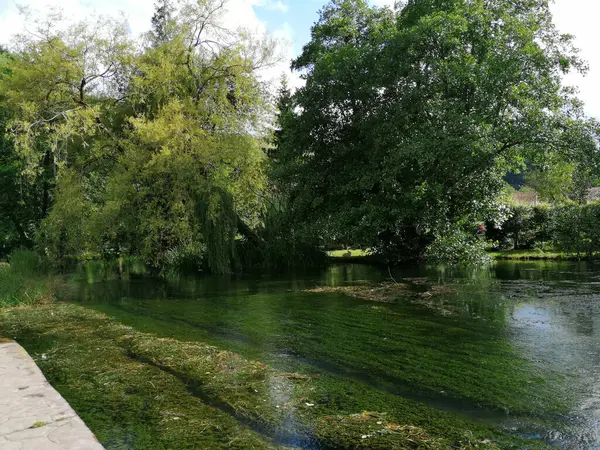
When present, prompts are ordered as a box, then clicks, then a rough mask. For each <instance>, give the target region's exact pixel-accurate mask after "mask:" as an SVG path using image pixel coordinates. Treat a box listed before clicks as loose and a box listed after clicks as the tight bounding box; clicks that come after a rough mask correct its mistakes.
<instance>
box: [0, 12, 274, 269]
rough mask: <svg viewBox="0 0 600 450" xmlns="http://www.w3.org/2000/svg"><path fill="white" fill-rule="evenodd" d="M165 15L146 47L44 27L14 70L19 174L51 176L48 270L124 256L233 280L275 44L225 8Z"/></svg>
mask: <svg viewBox="0 0 600 450" xmlns="http://www.w3.org/2000/svg"><path fill="white" fill-rule="evenodd" d="M162 5H163V7H164V8H167V9H164V8H163V9H161V8H159V10H160V11H157V14H158V15H162V16H161V17H162V18H161V17H159V16H158V15H157V16H155V20H154V21H153V25H154V32H155V33H156V34H155V36H157V37H159V38H160V39H156V40H154V41H153V42H151V43H150V45H148V46H144V47H142V48H136V47H135V46H134V44H133V43H132V41H131V40H130V39H129V37H128V35H127V33H126V27H125V25H124V24H122V23H118V22H114V21H108V20H106V19H101V22H99V24H103V25H102V26H100V25H98V24H96V25H94V24H87V23H84V24H78V25H75V26H72V27H67V28H61V27H59V26H57V25H55V24H54V23H53V22H54V20H56V18H54V17H50V18H49V21H50V23H51V25H50V26H41V27H39V28H40V29H39V30H38V32H37V33H36V35H35V36H29V37H27V38H24V39H23V42H24V44H23V46H22V48H21V49H19V50H18V51H17V56H16V59H15V61H14V62H13V63H12V64H11V65H10V68H11V76H10V77H8V79H7V80H5V82H4V83H3V87H4V88H5V92H7V98H8V101H10V102H11V103H12V104H14V105H16V106H17V108H16V110H17V111H18V114H17V115H16V116H15V118H14V119H13V120H12V121H11V124H10V129H11V136H12V138H13V139H14V141H15V143H16V145H17V151H18V153H19V154H20V155H21V156H22V158H23V159H24V160H25V161H27V162H28V164H27V167H26V169H25V170H24V171H23V173H25V174H31V175H32V176H33V174H37V173H47V174H51V175H52V182H53V186H51V187H50V188H48V189H47V190H46V191H47V192H48V196H49V202H48V203H49V209H48V213H47V217H46V218H45V219H44V221H43V226H42V228H41V230H40V232H39V233H38V242H39V243H40V245H41V246H42V247H43V248H44V249H45V251H46V252H47V253H48V254H49V255H50V256H52V257H54V258H55V259H56V260H59V261H60V260H62V259H64V258H66V257H75V256H80V255H82V254H84V253H86V252H88V253H91V254H95V255H120V254H133V255H137V256H140V257H142V258H143V260H144V261H146V262H148V263H150V264H151V265H153V266H154V267H155V268H157V269H158V270H165V269H167V268H169V267H172V266H177V265H179V264H182V263H184V262H186V261H189V262H191V263H192V264H193V265H194V266H196V267H198V266H204V267H206V268H209V269H210V270H212V271H214V272H228V271H230V270H231V269H232V267H233V265H234V264H235V260H236V255H235V243H236V235H237V233H238V232H239V233H243V234H244V233H245V234H250V233H251V232H252V230H251V229H252V227H255V226H256V225H257V224H258V222H259V221H260V214H261V212H262V211H263V210H264V206H263V199H262V198H263V196H261V195H260V194H261V191H262V190H263V189H264V186H265V177H266V155H265V151H264V149H265V147H266V142H267V141H268V139H269V134H270V131H269V130H270V129H271V127H270V123H269V118H270V117H271V116H272V113H271V107H270V104H269V102H268V95H267V92H266V90H265V86H264V85H263V84H262V83H261V82H260V80H259V78H258V75H257V71H258V70H259V69H260V68H262V67H264V66H266V65H268V64H270V62H271V57H272V49H273V43H272V41H271V40H270V39H269V38H268V37H267V38H265V39H264V40H260V39H254V38H252V43H249V42H248V36H247V35H246V34H241V33H238V32H234V31H229V30H225V29H224V28H223V27H221V26H220V25H219V15H220V14H221V13H222V12H223V6H224V4H223V2H221V1H206V2H191V1H190V2H187V3H183V4H182V6H181V7H180V9H179V10H177V11H175V10H173V11H171V10H169V9H168V7H169V6H168V2H163V3H162ZM165 24H167V25H168V27H167V28H168V30H167V31H168V33H167V34H168V39H167V38H165V37H167V35H166V34H165V33H166V31H165V29H164V27H163V25H165ZM165 26H166V25H165ZM161 27H163V28H161ZM161 33H162V34H161Z"/></svg>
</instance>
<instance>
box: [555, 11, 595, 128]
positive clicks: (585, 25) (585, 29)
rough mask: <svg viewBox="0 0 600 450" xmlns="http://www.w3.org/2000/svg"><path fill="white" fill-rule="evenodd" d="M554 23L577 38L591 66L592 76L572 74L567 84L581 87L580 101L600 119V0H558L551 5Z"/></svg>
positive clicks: (583, 55) (589, 111) (577, 42)
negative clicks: (599, 41) (599, 16)
mask: <svg viewBox="0 0 600 450" xmlns="http://www.w3.org/2000/svg"><path fill="white" fill-rule="evenodd" d="M551 8H552V13H553V15H554V23H555V24H556V25H557V27H558V29H559V30H560V31H561V32H562V33H569V34H573V35H575V37H576V39H575V45H576V46H577V47H578V48H579V49H580V50H581V56H582V58H583V59H585V60H586V61H587V62H588V64H589V68H590V70H589V73H588V74H587V75H586V76H585V77H584V76H582V75H578V74H572V75H569V76H568V77H567V78H566V80H565V81H566V83H567V84H569V85H573V86H577V87H579V91H580V93H579V98H581V99H582V100H583V101H584V102H585V104H586V111H587V113H588V114H590V115H591V116H593V117H595V118H597V119H600V53H599V52H598V50H597V42H598V39H599V38H600V34H599V29H598V20H597V19H598V15H599V14H600V2H598V1H597V0H557V1H556V3H555V4H553V5H552V6H551Z"/></svg>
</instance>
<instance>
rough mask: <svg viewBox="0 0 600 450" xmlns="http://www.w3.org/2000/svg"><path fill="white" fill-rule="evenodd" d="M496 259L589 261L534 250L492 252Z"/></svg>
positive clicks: (557, 253)
mask: <svg viewBox="0 0 600 450" xmlns="http://www.w3.org/2000/svg"><path fill="white" fill-rule="evenodd" d="M490 255H491V256H492V257H493V258H494V259H501V260H532V261H543V260H554V261H579V260H585V259H588V257H587V256H586V255H584V254H581V255H577V254H574V253H567V252H560V251H555V250H548V251H544V250H541V249H533V250H505V251H498V252H490ZM595 256H598V255H595Z"/></svg>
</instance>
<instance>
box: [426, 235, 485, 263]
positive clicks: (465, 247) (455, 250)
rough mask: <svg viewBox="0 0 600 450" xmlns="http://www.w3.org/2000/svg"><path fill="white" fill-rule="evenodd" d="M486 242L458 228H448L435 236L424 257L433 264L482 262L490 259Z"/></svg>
mask: <svg viewBox="0 0 600 450" xmlns="http://www.w3.org/2000/svg"><path fill="white" fill-rule="evenodd" d="M485 250H486V242H485V241H483V240H481V239H479V238H478V237H477V236H473V235H472V234H469V233H466V232H464V231H462V230H459V229H450V230H447V231H446V232H445V233H443V234H441V235H439V236H437V237H436V239H435V240H434V241H433V243H432V244H431V245H430V246H429V247H428V248H427V252H426V254H425V257H426V258H427V261H428V262H430V263H433V264H452V265H454V264H484V263H486V262H489V261H490V257H489V255H488V254H487V253H486V251H485Z"/></svg>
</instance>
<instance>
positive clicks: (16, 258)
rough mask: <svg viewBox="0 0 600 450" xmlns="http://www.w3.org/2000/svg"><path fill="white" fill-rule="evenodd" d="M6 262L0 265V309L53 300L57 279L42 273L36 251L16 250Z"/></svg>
mask: <svg viewBox="0 0 600 450" xmlns="http://www.w3.org/2000/svg"><path fill="white" fill-rule="evenodd" d="M9 261H10V263H3V264H1V265H0V308H2V307H9V306H16V305H35V304H42V303H49V302H52V301H53V300H54V293H55V292H56V289H57V286H58V278H57V277H54V276H51V275H48V274H47V273H46V272H45V270H44V265H43V262H42V260H41V258H40V257H39V256H38V255H37V254H35V253H33V252H29V251H25V250H18V251H16V252H13V253H12V254H11V256H10V259H9Z"/></svg>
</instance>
